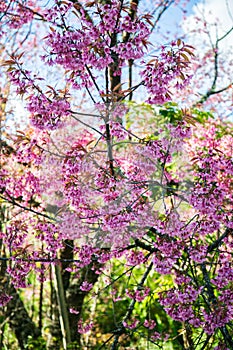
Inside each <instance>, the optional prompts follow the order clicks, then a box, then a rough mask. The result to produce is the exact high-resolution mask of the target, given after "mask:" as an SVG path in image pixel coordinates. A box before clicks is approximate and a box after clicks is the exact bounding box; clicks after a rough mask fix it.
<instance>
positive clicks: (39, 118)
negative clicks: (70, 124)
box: [27, 94, 70, 130]
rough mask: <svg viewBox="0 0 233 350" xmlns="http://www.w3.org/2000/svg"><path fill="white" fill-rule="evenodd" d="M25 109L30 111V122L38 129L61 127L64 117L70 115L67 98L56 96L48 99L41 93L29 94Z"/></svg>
mask: <svg viewBox="0 0 233 350" xmlns="http://www.w3.org/2000/svg"><path fill="white" fill-rule="evenodd" d="M27 109H28V110H29V112H31V113H32V115H31V122H32V124H33V125H34V126H35V127H37V128H39V129H50V130H53V129H55V128H58V127H61V126H62V125H63V122H64V117H67V116H69V115H70V104H69V102H68V101H67V99H65V98H60V97H57V98H54V99H53V100H50V99H49V98H47V97H46V96H45V95H43V94H40V95H39V96H35V95H32V96H30V98H29V102H28V106H27Z"/></svg>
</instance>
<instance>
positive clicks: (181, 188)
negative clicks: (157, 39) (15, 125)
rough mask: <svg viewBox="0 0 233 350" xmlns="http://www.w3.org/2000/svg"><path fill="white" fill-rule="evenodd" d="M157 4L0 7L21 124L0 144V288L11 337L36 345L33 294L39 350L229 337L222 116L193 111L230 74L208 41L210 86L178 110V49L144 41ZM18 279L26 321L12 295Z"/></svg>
mask: <svg viewBox="0 0 233 350" xmlns="http://www.w3.org/2000/svg"><path fill="white" fill-rule="evenodd" d="M173 3H174V1H165V2H164V1H161V2H160V1H155V2H154V3H153V6H152V9H151V8H150V9H149V11H148V12H146V11H145V7H146V6H147V2H144V1H141V2H140V1H136V0H135V1H130V2H129V1H123V0H121V1H120V0H111V1H101V2H100V1H80V2H78V1H75V0H72V1H55V2H52V3H51V4H47V5H46V6H43V4H40V2H39V1H37V2H36V1H29V0H28V1H6V2H5V3H3V4H1V5H0V6H1V7H0V9H1V14H2V22H1V23H2V40H3V41H4V40H5V46H6V48H5V52H6V54H7V55H8V56H9V57H7V58H4V60H3V62H2V67H3V70H4V76H3V81H4V79H5V81H6V79H7V81H8V82H9V84H10V92H11V94H12V95H13V96H16V97H21V98H22V99H23V102H22V103H23V104H24V108H25V115H27V116H28V118H29V120H30V127H24V128H22V129H21V130H10V131H9V129H8V131H7V132H4V134H3V136H4V138H5V139H2V141H1V178H0V199H1V208H2V209H1V245H2V255H1V262H2V267H1V274H0V278H1V283H2V286H3V290H2V291H1V299H0V300H1V305H2V307H3V314H4V313H5V315H6V316H7V318H8V320H9V325H10V327H11V329H12V330H13V331H14V333H15V335H16V337H17V339H18V343H19V346H20V348H22V349H23V348H26V347H27V346H28V344H30V341H31V346H34V348H37V347H38V348H39V346H43V344H44V341H45V339H46V332H45V330H44V329H45V326H46V325H45V324H43V322H44V320H43V314H44V310H43V303H45V301H44V299H45V295H46V293H48V291H49V292H50V298H51V300H52V302H51V304H54V305H57V308H56V307H54V308H53V306H51V308H52V310H51V321H50V324H52V327H53V329H52V330H51V334H52V335H54V334H55V333H56V332H57V333H56V337H57V344H55V343H54V342H53V343H52V342H51V341H50V340H48V337H47V340H46V341H47V347H48V348H55V346H58V347H59V346H61V344H60V343H59V341H60V339H62V342H63V345H62V346H63V348H64V349H66V348H74V349H75V348H76V349H81V348H82V349H84V348H93V349H101V348H106V349H107V348H109V349H118V348H127V347H131V348H132V347H135V346H139V347H141V348H143V347H144V348H145V346H147V344H150V346H151V348H155V349H159V348H162V347H163V346H166V344H168V345H169V344H170V345H171V344H172V346H173V348H174V349H175V348H177V349H178V348H184V349H205V348H213V349H232V348H233V342H232V316H233V315H232V286H233V284H232V283H233V273H232V271H233V270H232V229H233V224H232V200H233V198H232V174H233V163H232V144H233V142H232V141H233V140H232V123H231V122H230V121H223V120H220V119H218V118H217V117H216V118H215V119H214V118H213V116H212V114H211V113H210V112H205V111H203V110H201V109H197V107H198V106H199V107H200V106H201V105H202V104H203V103H204V102H206V101H208V99H209V98H210V97H211V96H212V95H218V93H221V92H225V91H227V92H228V91H229V89H230V84H228V83H227V84H226V86H224V87H222V88H221V89H220V90H221V91H218V90H217V89H216V81H217V79H218V72H219V70H218V67H219V66H218V62H219V61H218V59H219V56H218V55H219V53H218V52H217V51H216V47H213V48H212V49H213V52H214V59H213V62H214V64H215V65H214V69H215V70H214V73H213V74H214V81H212V83H211V84H212V85H211V87H210V89H208V88H207V92H206V93H204V94H203V95H202V96H201V98H199V96H198V98H197V99H196V101H194V102H193V100H195V98H191V99H190V100H191V101H192V106H189V108H187V107H185V106H183V101H184V100H185V99H183V98H182V99H181V98H180V96H181V95H182V94H187V91H188V89H189V86H191V85H190V84H191V79H192V78H193V79H195V74H194V73H195V72H196V71H197V69H198V68H199V66H198V67H197V63H196V61H195V57H194V54H195V50H194V48H193V47H192V46H191V45H190V44H189V43H186V42H185V41H184V40H183V38H182V39H179V38H176V39H173V40H172V41H171V42H166V43H164V44H163V45H157V44H156V43H155V44H154V43H152V42H150V40H151V39H150V38H151V37H152V38H154V37H153V35H154V34H153V33H154V29H155V28H156V26H157V24H158V22H159V20H160V19H161V17H162V16H163V14H164V13H166V12H167V11H168V10H169V9H170V8H171V7H172V5H173ZM177 3H178V2H177ZM182 5H184V3H183V2H180V6H182ZM38 28H39V29H38ZM9 30H10V35H9ZM34 32H36V33H37V35H38V36H39V37H41V39H40V41H39V42H38V38H37V37H36V36H35V34H34ZM230 32H231V30H229V33H230ZM223 39H224V38H223V37H221V38H218V39H217V41H216V45H217V44H218V42H219V41H220V40H223ZM154 52H156V54H155V53H154ZM35 53H36V54H37V55H39V57H40V59H39V60H38V61H37V57H36V56H35ZM193 62H194V68H195V69H196V70H195V69H194V70H193V68H192V64H193ZM36 63H37V64H36ZM216 67H217V68H216ZM135 71H136V72H138V74H134V72H135ZM193 74H194V77H193ZM196 74H197V73H196ZM141 96H142V98H141ZM185 96H187V95H185ZM194 97H195V96H194ZM2 98H3V99H4V98H5V97H4V96H3V97H2ZM179 98H180V101H181V106H179V104H178V103H175V102H172V100H176V99H177V101H179ZM134 99H136V100H137V102H135V101H134ZM140 99H141V102H139V100H140ZM3 102H4V103H5V102H7V99H6V98H5V100H3ZM16 113H17V110H15V111H14V113H13V115H15V114H16ZM26 113H27V114H26ZM3 114H6V109H5V107H4V109H3V108H2V115H3ZM26 124H27V123H26ZM9 134H11V135H10V139H9ZM7 137H8V139H7ZM5 140H6V141H7V142H8V143H7V142H6V141H5ZM33 276H36V279H37V281H38V282H37V284H35V285H36V286H39V312H38V321H37V320H36V321H35V320H34V319H33V318H32V317H31V316H30V314H29V312H28V310H27V307H26V306H25V305H24V303H23V301H22V300H21V299H20V297H19V293H18V291H19V290H25V289H26V290H27V289H28V287H29V286H30V283H32V282H31V281H32V280H33V278H35V277H33ZM54 295H55V296H56V299H54ZM25 298H26V295H24V299H23V300H25ZM17 308H20V309H21V310H22V312H20V313H19V314H18V316H17V314H16V309H17ZM109 312H110V313H111V317H106V314H107V313H109ZM22 319H23V320H24V321H23V322H22ZM103 320H104V321H103ZM20 322H21V324H20ZM57 322H59V326H58V327H57ZM104 322H105V323H104ZM43 327H44V328H43ZM106 329H107V331H105V330H106ZM103 331H105V333H106V334H105V337H104V336H101V337H100V339H98V336H97V334H99V333H101V332H103ZM41 336H42V337H43V338H42V337H41ZM30 337H31V340H30ZM40 342H41V344H42V345H41V344H40ZM49 342H50V343H49ZM148 346H149V345H148Z"/></svg>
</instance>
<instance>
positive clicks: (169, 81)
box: [141, 42, 192, 104]
mask: <svg viewBox="0 0 233 350" xmlns="http://www.w3.org/2000/svg"><path fill="white" fill-rule="evenodd" d="M175 45H176V43H172V48H171V49H167V48H166V47H163V48H162V53H161V55H160V57H157V58H154V59H152V60H151V61H150V62H149V63H148V64H147V65H146V68H145V69H144V70H143V71H142V73H141V75H142V78H143V81H144V85H145V87H146V89H147V91H148V92H149V93H150V97H149V99H148V102H149V103H151V104H163V103H165V102H166V101H169V100H170V99H171V91H170V89H171V88H172V87H173V86H175V87H176V88H177V89H182V88H184V87H185V86H186V85H187V84H188V83H189V81H190V79H191V77H192V76H191V74H190V73H189V65H190V60H189V58H188V56H187V53H188V54H189V55H192V51H190V47H189V46H187V45H186V46H185V45H184V44H182V45H181V43H180V42H179V43H178V44H177V48H176V49H175ZM180 45H181V46H180Z"/></svg>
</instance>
